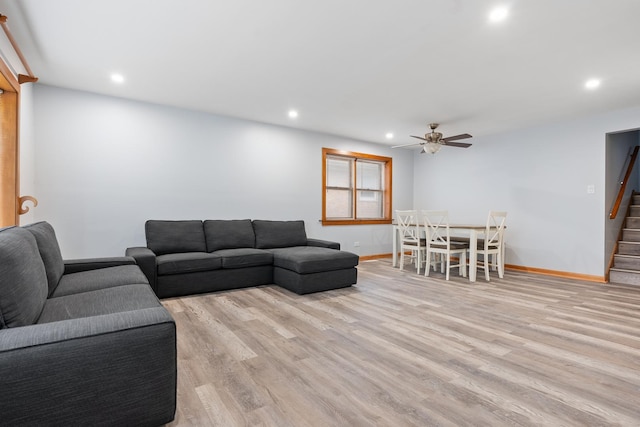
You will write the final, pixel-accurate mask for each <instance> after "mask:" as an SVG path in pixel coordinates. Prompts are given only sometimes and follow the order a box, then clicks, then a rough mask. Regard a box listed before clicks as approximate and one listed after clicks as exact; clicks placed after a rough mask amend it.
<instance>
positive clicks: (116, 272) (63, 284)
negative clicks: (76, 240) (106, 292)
mask: <svg viewBox="0 0 640 427" xmlns="http://www.w3.org/2000/svg"><path fill="white" fill-rule="evenodd" d="M132 284H149V281H148V280H147V277H146V276H145V275H144V274H143V273H142V270H140V267H138V266H137V265H119V266H117V267H106V268H97V269H95V270H87V271H79V272H77V273H71V274H65V275H64V276H62V279H60V283H59V284H58V287H57V288H56V289H55V291H53V294H51V298H57V297H61V296H65V295H71V294H78V293H80V292H89V291H95V290H98V289H106V288H113V287H116V286H124V285H132Z"/></svg>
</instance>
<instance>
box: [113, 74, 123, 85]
mask: <svg viewBox="0 0 640 427" xmlns="http://www.w3.org/2000/svg"><path fill="white" fill-rule="evenodd" d="M111 81H112V82H114V83H124V76H123V75H122V74H118V73H114V74H111Z"/></svg>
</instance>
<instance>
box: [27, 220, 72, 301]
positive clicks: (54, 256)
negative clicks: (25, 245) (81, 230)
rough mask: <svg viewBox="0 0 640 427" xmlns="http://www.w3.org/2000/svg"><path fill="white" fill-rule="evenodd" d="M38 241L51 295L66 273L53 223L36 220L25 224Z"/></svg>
mask: <svg viewBox="0 0 640 427" xmlns="http://www.w3.org/2000/svg"><path fill="white" fill-rule="evenodd" d="M22 228H24V229H25V230H28V231H29V232H30V233H31V234H33V237H35V238H36V242H37V243H38V251H39V252H40V256H41V257H42V261H43V262H44V269H45V271H46V273H47V282H48V284H49V295H51V294H52V293H53V291H54V289H55V288H56V286H58V282H59V281H60V278H61V277H62V275H63V274H64V261H63V260H62V253H61V252H60V245H58V239H57V238H56V233H55V231H54V230H53V227H52V226H51V224H49V223H48V222H45V221H41V222H36V223H34V224H29V225H25V226H24V227H22Z"/></svg>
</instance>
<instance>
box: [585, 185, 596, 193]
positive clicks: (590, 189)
mask: <svg viewBox="0 0 640 427" xmlns="http://www.w3.org/2000/svg"><path fill="white" fill-rule="evenodd" d="M595 192H596V186H595V185H593V184H589V185H587V194H595Z"/></svg>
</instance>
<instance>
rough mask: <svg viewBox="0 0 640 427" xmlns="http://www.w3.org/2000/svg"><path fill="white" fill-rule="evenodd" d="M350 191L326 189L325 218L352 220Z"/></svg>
mask: <svg viewBox="0 0 640 427" xmlns="http://www.w3.org/2000/svg"><path fill="white" fill-rule="evenodd" d="M351 200H352V197H351V190H333V189H327V200H326V203H327V206H326V215H327V218H353V214H352V212H353V209H352V206H351Z"/></svg>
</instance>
